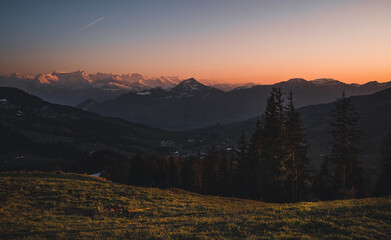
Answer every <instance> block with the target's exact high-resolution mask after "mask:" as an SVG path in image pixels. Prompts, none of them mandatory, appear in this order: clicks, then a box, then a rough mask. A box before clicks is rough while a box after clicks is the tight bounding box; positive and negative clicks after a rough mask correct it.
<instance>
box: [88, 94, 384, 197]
mask: <svg viewBox="0 0 391 240" xmlns="http://www.w3.org/2000/svg"><path fill="white" fill-rule="evenodd" d="M332 117H333V121H332V122H331V123H330V136H331V143H330V152H329V153H328V154H327V155H326V156H325V157H324V159H323V162H322V164H321V167H320V170H319V172H318V173H316V174H315V175H311V173H310V171H309V167H310V159H309V158H308V157H307V152H308V147H309V146H308V144H307V142H306V134H305V129H304V128H303V126H302V122H301V117H300V114H299V112H297V110H296V108H295V106H294V104H293V93H292V92H290V93H289V94H288V95H287V96H286V94H285V93H284V92H283V91H282V89H281V88H273V89H272V91H271V94H270V96H269V97H268V99H267V106H266V110H265V112H264V113H263V114H262V116H261V117H260V118H259V119H258V121H257V123H256V128H255V130H254V132H253V134H252V135H251V136H250V137H249V138H246V136H245V135H244V134H243V135H242V136H241V137H240V139H239V140H238V142H237V144H236V147H235V148H233V150H232V151H217V150H216V148H215V147H212V148H211V149H209V150H208V151H207V153H206V154H205V155H201V154H200V153H196V154H193V155H192V156H191V157H187V158H183V157H177V156H172V157H167V156H166V157H159V156H143V155H137V156H135V157H133V158H131V159H130V160H129V159H127V158H126V157H123V156H122V155H120V154H116V153H112V152H110V151H103V152H97V153H94V154H92V155H90V156H89V158H87V159H86V161H84V162H83V166H81V169H89V170H90V171H91V168H95V170H96V171H98V170H100V169H105V172H104V173H103V176H104V177H106V178H108V179H111V180H114V181H118V182H122V183H126V184H131V185H138V186H149V187H162V188H166V187H176V188H182V189H186V190H189V191H193V192H197V193H202V194H210V195H219V196H230V197H241V198H250V199H256V200H261V201H267V202H298V201H307V200H316V199H318V200H331V199H345V198H357V197H366V196H370V195H372V194H376V195H387V194H391V187H390V185H389V184H388V183H389V182H390V180H391V177H390V176H391V135H389V136H388V137H387V138H386V140H385V142H384V145H383V147H382V151H381V156H380V166H381V168H380V169H381V172H380V173H379V178H378V181H377V185H376V189H375V192H371V191H370V188H369V180H368V177H367V175H366V173H365V171H364V170H363V169H362V167H361V165H360V161H359V153H360V149H359V147H358V146H359V143H360V132H359V131H357V130H356V128H355V126H356V123H357V121H358V120H359V118H358V114H357V112H356V110H355V108H354V106H353V104H352V102H351V100H350V98H347V97H346V96H345V94H344V93H343V94H342V96H341V98H339V99H337V101H336V102H335V108H334V110H333V112H332Z"/></svg>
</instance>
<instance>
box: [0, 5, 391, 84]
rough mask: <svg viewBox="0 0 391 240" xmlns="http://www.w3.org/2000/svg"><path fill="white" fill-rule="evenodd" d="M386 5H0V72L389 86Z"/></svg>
mask: <svg viewBox="0 0 391 240" xmlns="http://www.w3.org/2000/svg"><path fill="white" fill-rule="evenodd" d="M390 13H391V1H389V0H371V1H364V0H354V1H353V0H338V1H337V0H331V1H309V0H289V1H288V0H286V1H283V0H276V1H230V0H227V1H179V0H177V1H1V2H0V30H1V33H2V34H1V37H0V74H2V75H4V74H10V73H12V72H18V73H22V74H37V73H41V72H45V73H48V72H52V71H53V70H54V69H57V70H63V71H74V70H78V69H80V70H84V71H86V72H88V73H95V72H107V73H118V74H123V73H134V72H137V73H141V74H144V75H147V76H160V75H171V76H179V77H181V78H189V77H195V78H196V79H201V80H202V79H207V80H214V81H219V82H231V83H236V82H254V83H261V84H269V83H274V82H279V81H284V80H287V79H289V78H294V77H302V78H305V79H315V78H324V77H325V78H334V79H338V80H340V81H343V82H347V83H352V82H355V83H364V82H368V81H379V82H386V81H391V14H390Z"/></svg>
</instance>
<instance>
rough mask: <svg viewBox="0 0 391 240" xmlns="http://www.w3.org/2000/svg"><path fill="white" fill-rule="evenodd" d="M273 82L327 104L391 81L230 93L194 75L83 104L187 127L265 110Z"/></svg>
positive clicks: (301, 83)
mask: <svg viewBox="0 0 391 240" xmlns="http://www.w3.org/2000/svg"><path fill="white" fill-rule="evenodd" d="M272 87H281V88H282V89H283V91H285V92H286V93H288V92H290V91H292V92H293V94H294V102H295V105H296V106H297V107H302V106H307V105H313V104H320V103H327V102H331V101H334V100H335V99H336V98H337V97H339V96H341V94H342V92H343V91H345V93H346V94H347V95H348V96H354V95H366V94H371V93H374V92H377V91H380V90H383V89H386V88H389V87H391V82H387V83H378V82H368V83H366V84H362V85H359V84H345V83H342V82H340V81H337V80H333V79H317V80H313V81H307V80H304V79H299V78H296V79H290V80H288V81H285V82H280V83H276V84H274V85H255V86H253V87H238V88H235V89H233V90H231V91H228V92H225V91H222V90H219V89H217V88H213V87H210V86H206V85H204V84H202V83H200V82H198V81H196V80H195V79H193V78H191V79H188V80H184V81H182V82H181V83H179V84H178V85H177V86H175V87H173V88H171V89H162V88H154V89H149V90H144V91H139V92H128V93H125V94H122V95H120V96H118V97H116V98H114V99H110V100H105V101H103V102H99V101H95V100H94V99H88V100H86V101H84V102H83V103H81V104H79V105H78V107H79V108H81V109H84V110H88V111H91V112H95V113H99V114H101V115H104V116H112V117H119V118H123V119H126V120H129V121H132V122H138V123H143V124H146V125H149V126H152V127H157V128H162V129H167V130H188V129H192V128H202V127H207V126H211V125H216V124H226V123H230V122H237V121H243V120H246V119H249V118H252V117H255V116H258V115H260V114H261V113H262V112H263V111H264V109H265V106H266V99H267V97H268V96H269V93H270V90H271V89H272Z"/></svg>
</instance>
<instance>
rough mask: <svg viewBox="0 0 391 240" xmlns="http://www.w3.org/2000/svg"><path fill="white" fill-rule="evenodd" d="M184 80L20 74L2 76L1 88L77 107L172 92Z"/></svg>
mask: <svg viewBox="0 0 391 240" xmlns="http://www.w3.org/2000/svg"><path fill="white" fill-rule="evenodd" d="M179 82H181V79H180V78H179V77H171V76H162V77H158V78H150V77H147V76H144V75H141V74H138V73H132V74H122V75H120V74H112V73H96V74H87V73H85V72H84V71H75V72H61V71H57V70H55V71H53V72H52V73H40V74H37V75H36V76H31V75H21V74H17V73H13V74H10V75H8V76H0V86H3V87H16V88H20V89H22V90H25V91H27V92H29V93H32V94H35V95H37V96H39V97H41V98H43V99H45V100H47V101H51V102H54V103H62V104H68V105H76V104H78V103H80V102H82V101H84V100H85V99H88V98H92V99H95V100H97V101H103V100H106V99H111V98H115V97H117V96H119V95H121V94H124V93H127V92H131V91H133V92H139V91H143V90H147V89H151V88H162V89H171V88H173V87H175V86H176V85H177V84H178V83H179Z"/></svg>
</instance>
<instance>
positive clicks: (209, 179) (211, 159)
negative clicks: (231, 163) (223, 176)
mask: <svg viewBox="0 0 391 240" xmlns="http://www.w3.org/2000/svg"><path fill="white" fill-rule="evenodd" d="M203 160H204V161H203V166H202V167H203V171H202V183H203V185H202V193H205V194H212V195H213V194H216V192H217V181H218V177H217V176H218V173H217V164H218V161H219V160H218V155H217V151H216V147H215V146H213V147H212V148H211V149H210V150H209V151H208V152H207V154H206V155H205V158H204V159H203Z"/></svg>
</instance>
